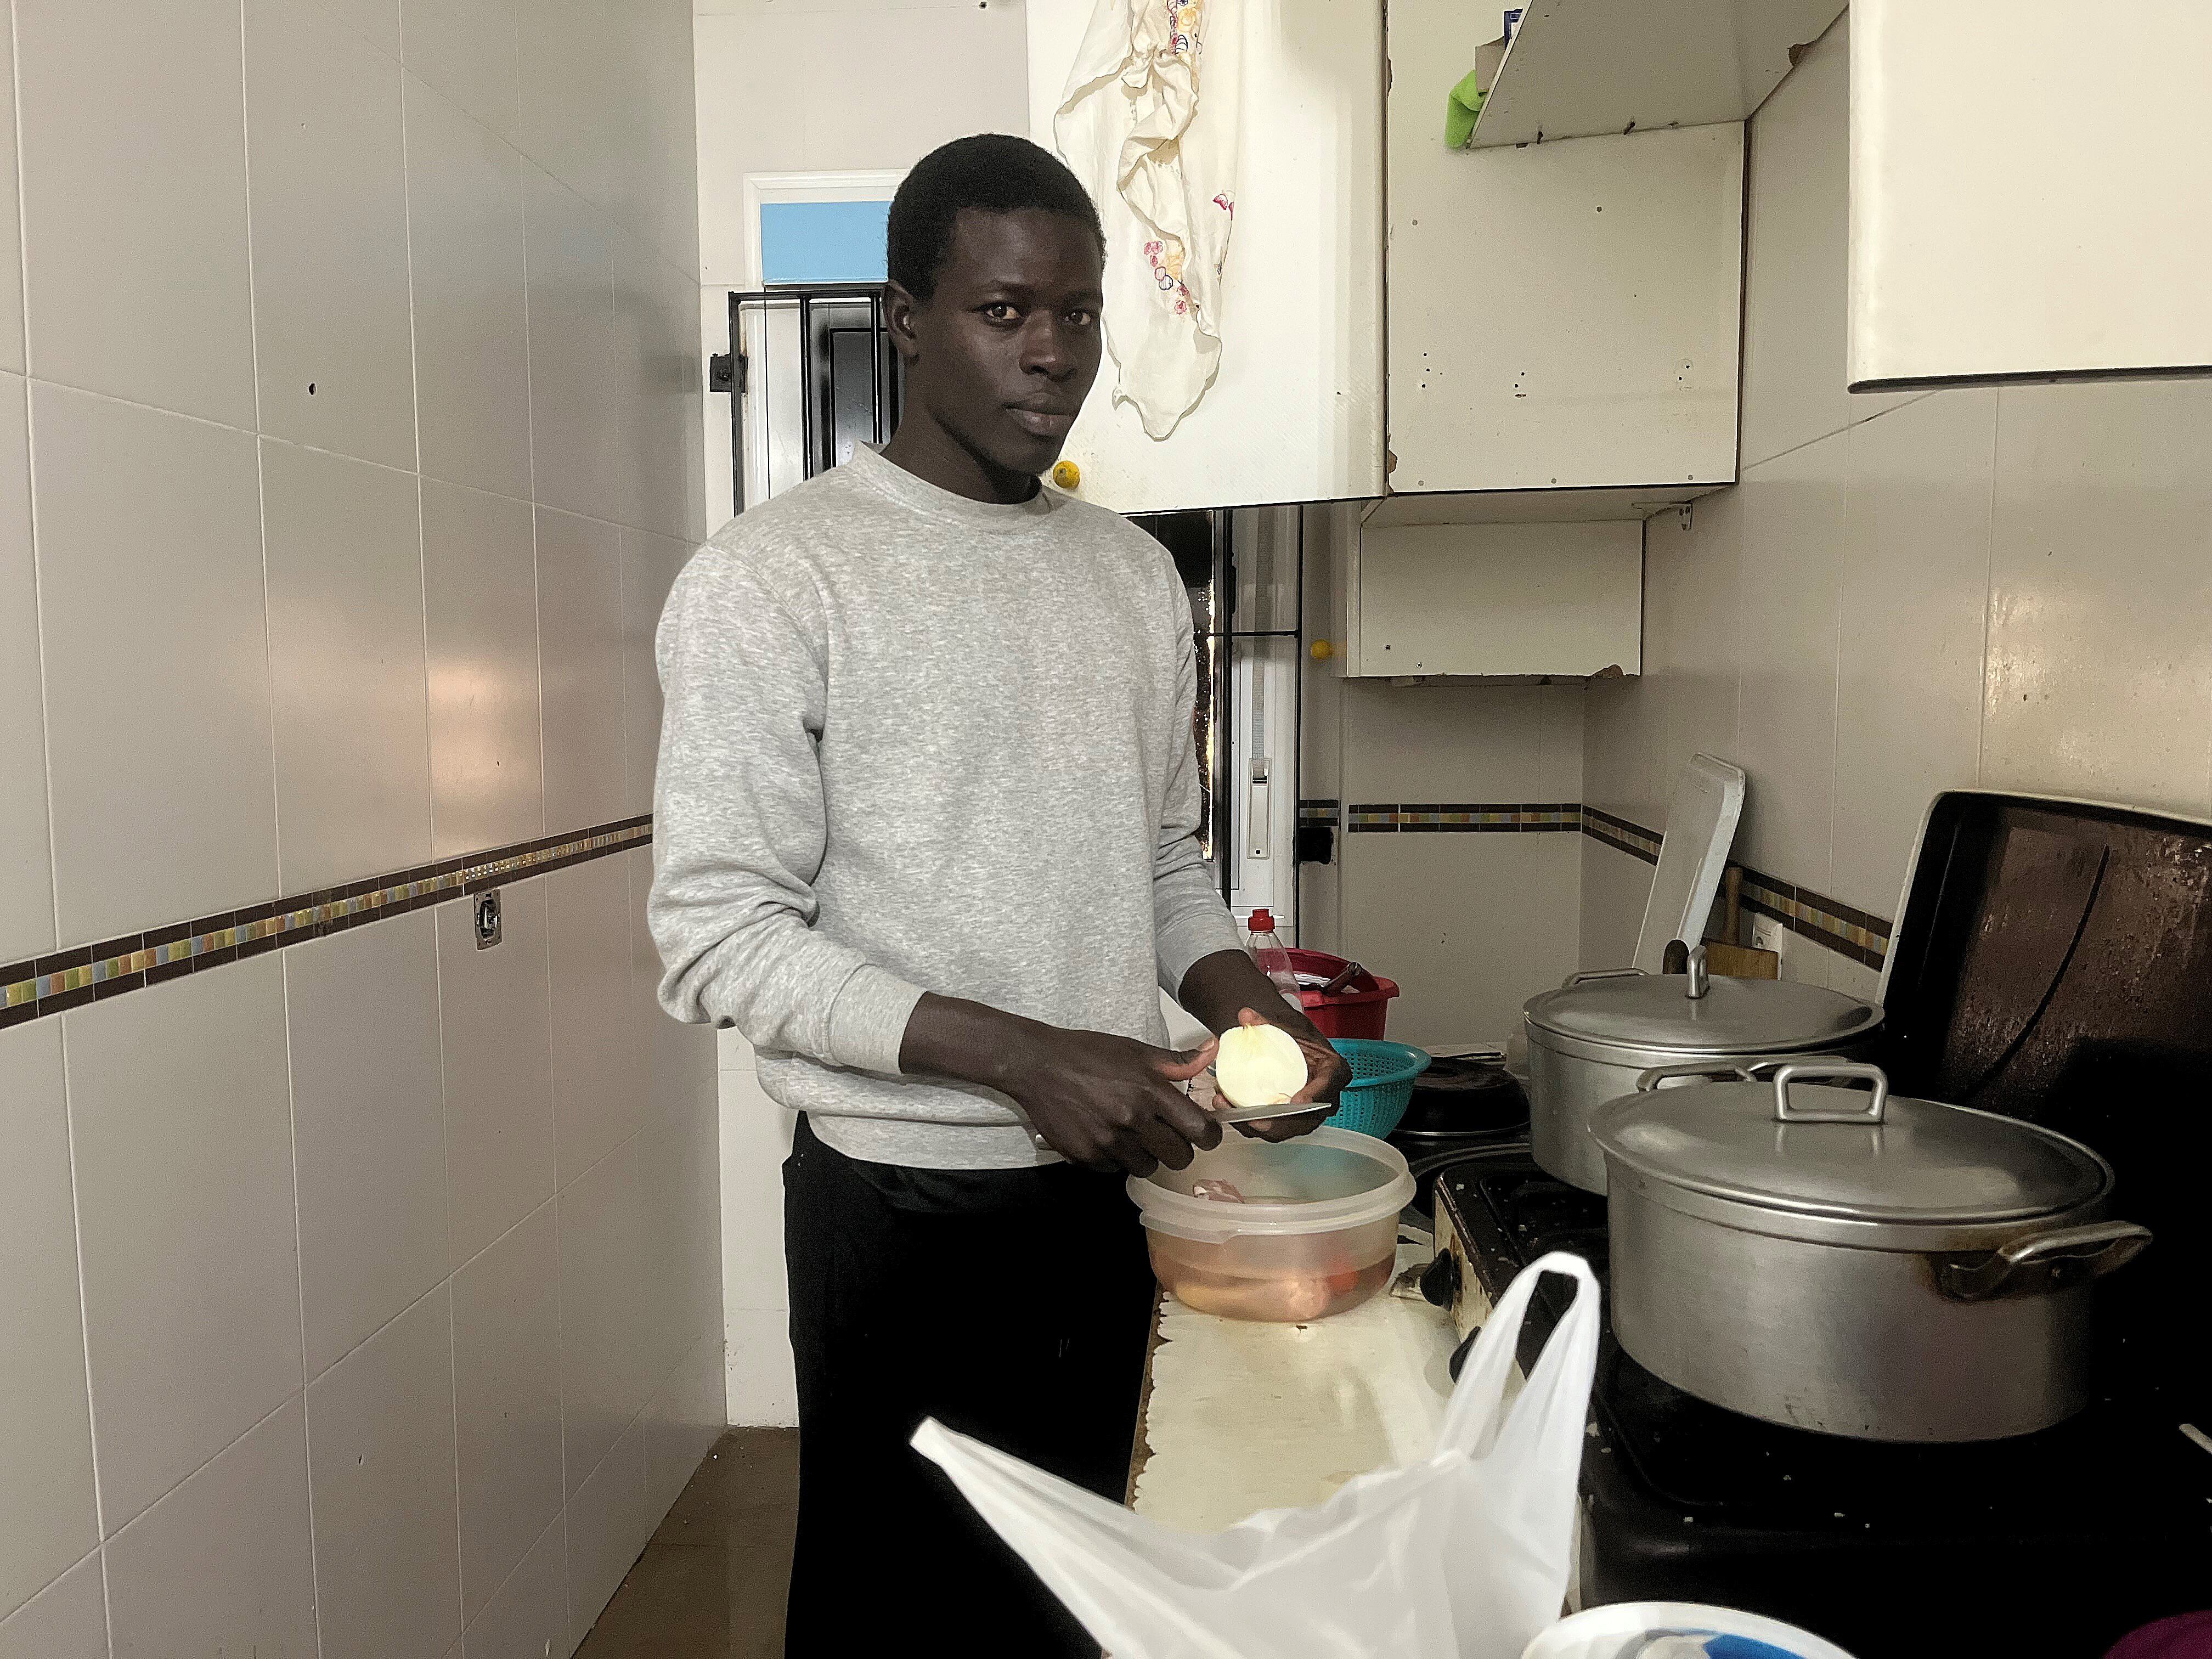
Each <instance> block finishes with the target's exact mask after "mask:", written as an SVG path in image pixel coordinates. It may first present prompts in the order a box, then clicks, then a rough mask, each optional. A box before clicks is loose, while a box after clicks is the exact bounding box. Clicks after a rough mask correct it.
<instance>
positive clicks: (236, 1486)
mask: <svg viewBox="0 0 2212 1659" xmlns="http://www.w3.org/2000/svg"><path fill="white" fill-rule="evenodd" d="M107 1583H108V1596H109V1600H110V1601H111V1602H112V1607H113V1611H114V1621H115V1625H114V1633H115V1651H116V1652H117V1653H118V1654H156V1653H160V1654H172V1653H173V1654H188V1653H190V1654H203V1653H204V1654H234V1653H236V1654H272V1655H275V1654H283V1655H287V1656H289V1655H292V1654H299V1655H301V1656H305V1655H308V1654H312V1653H313V1652H314V1651H315V1561H314V1555H313V1546H312V1541H311V1536H310V1533H309V1528H308V1522H307V1417H306V1413H305V1411H304V1409H303V1408H302V1407H301V1402H300V1401H299V1400H297V1399H296V1398H295V1399H292V1400H288V1401H285V1402H284V1403H283V1405H282V1406H280V1407H277V1408H276V1410H275V1411H273V1412H271V1413H270V1414H269V1415H268V1416H267V1417H264V1419H261V1421H260V1422H258V1423H257V1424H255V1425H253V1427H252V1430H250V1431H248V1432H247V1433H246V1434H245V1435H244V1436H242V1437H240V1438H239V1439H238V1440H235V1441H234V1442H233V1443H231V1444H230V1445H228V1446H227V1447H225V1448H224V1449H223V1450H222V1453H221V1455H218V1456H216V1458H215V1459H214V1460H213V1461H212V1462H209V1463H208V1464H207V1465H206V1466H205V1467H204V1468H201V1469H200V1470H198V1471H197V1473H196V1474H193V1475H192V1477H191V1479H190V1480H186V1481H185V1483H184V1484H183V1485H182V1486H179V1487H178V1488H177V1489H176V1490H175V1491H174V1492H171V1493H169V1495H168V1496H167V1497H166V1498H162V1499H161V1502H160V1503H158V1504H155V1505H154V1507H153V1508H152V1509H150V1510H147V1511H146V1513H145V1514H143V1515H142V1516H139V1517H138V1518H137V1520H136V1521H133V1522H131V1524H130V1525H129V1526H127V1527H125V1528H124V1529H123V1530H122V1531H121V1532H120V1533H118V1534H116V1536H115V1537H114V1538H112V1539H111V1540H110V1541H109V1542H108V1546H107Z"/></svg>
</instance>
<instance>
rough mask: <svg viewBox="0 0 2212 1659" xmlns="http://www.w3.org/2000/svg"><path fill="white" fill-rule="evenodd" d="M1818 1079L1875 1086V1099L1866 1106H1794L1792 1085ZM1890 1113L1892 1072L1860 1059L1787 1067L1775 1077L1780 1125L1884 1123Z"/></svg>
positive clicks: (1775, 1093)
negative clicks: (1854, 1080) (1791, 1095)
mask: <svg viewBox="0 0 2212 1659" xmlns="http://www.w3.org/2000/svg"><path fill="white" fill-rule="evenodd" d="M1814 1078H1850V1079H1859V1080H1863V1081H1864V1082H1868V1083H1871V1084H1873V1085H1874V1096H1873V1098H1872V1099H1871V1100H1869V1103H1867V1104H1866V1105H1865V1106H1863V1107H1836V1106H1793V1105H1791V1104H1790V1085H1791V1084H1793V1083H1801V1082H1809V1081H1811V1080H1812V1079H1814ZM1888 1110H1889V1073H1887V1072H1885V1071H1883V1070H1882V1069H1881V1066H1875V1065H1871V1064H1869V1063H1868V1062H1867V1061H1865V1060H1799V1061H1798V1062H1796V1064H1795V1065H1790V1066H1784V1067H1783V1068H1782V1069H1781V1070H1780V1071H1778V1072H1777V1073H1775V1074H1774V1121H1776V1122H1777V1123H1880V1122H1881V1121H1882V1120H1883V1118H1884V1117H1885V1116H1886V1115H1887V1113H1888Z"/></svg>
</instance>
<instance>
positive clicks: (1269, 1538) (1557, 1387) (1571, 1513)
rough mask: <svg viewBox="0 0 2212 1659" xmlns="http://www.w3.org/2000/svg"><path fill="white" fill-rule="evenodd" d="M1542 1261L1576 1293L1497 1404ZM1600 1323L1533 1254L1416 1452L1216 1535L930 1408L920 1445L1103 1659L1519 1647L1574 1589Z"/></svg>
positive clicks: (1408, 1658) (1592, 1296)
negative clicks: (1022, 1455)
mask: <svg viewBox="0 0 2212 1659" xmlns="http://www.w3.org/2000/svg"><path fill="white" fill-rule="evenodd" d="M1541 1273H1564V1274H1566V1275H1568V1276H1569V1277H1571V1278H1573V1279H1576V1280H1577V1291H1576V1292H1575V1300H1574V1304H1573V1306H1571V1308H1569V1309H1568V1310H1567V1313H1566V1316H1565V1318H1564V1319H1562V1320H1561V1321H1560V1322H1559V1327H1558V1328H1557V1329H1555V1330H1554V1331H1553V1333H1552V1335H1551V1338H1550V1340H1548V1341H1547V1343H1546V1344H1545V1346H1544V1352H1543V1354H1542V1357H1541V1358H1539V1359H1538V1361H1537V1363H1536V1369H1535V1370H1534V1373H1533V1374H1532V1375H1531V1376H1529V1378H1528V1386H1527V1387H1526V1388H1524V1389H1522V1391H1521V1393H1520V1395H1519V1396H1518V1397H1517V1398H1516V1400H1515V1401H1513V1404H1512V1406H1511V1407H1510V1409H1508V1408H1507V1407H1506V1405H1505V1388H1506V1383H1507V1380H1508V1378H1509V1376H1510V1373H1511V1371H1512V1367H1513V1348H1514V1343H1515V1341H1516V1338H1517V1337H1518V1336H1519V1334H1520V1331H1521V1322H1522V1316H1523V1314H1524V1313H1525V1311H1526V1310H1527V1308H1528V1297H1529V1296H1530V1294H1531V1293H1532V1292H1533V1291H1534V1290H1535V1287H1536V1279H1537V1276H1538V1275H1539V1274H1541ZM1597 1334H1598V1295H1597V1281H1596V1279H1595V1278H1594V1277H1593V1276H1592V1274H1591V1273H1590V1269H1589V1263H1588V1262H1586V1261H1583V1259H1582V1258H1581V1257H1580V1256H1577V1255H1566V1254H1565V1253H1560V1252H1555V1253H1554V1254H1553V1255H1547V1256H1546V1257H1544V1258H1543V1259H1542V1260H1541V1261H1538V1262H1535V1263H1534V1265H1532V1266H1530V1267H1528V1268H1527V1269H1525V1270H1524V1271H1523V1272H1522V1273H1521V1275H1520V1277H1518V1278H1517V1279H1515V1280H1514V1281H1513V1283H1512V1285H1510V1287H1508V1289H1507V1290H1506V1292H1505V1294H1504V1296H1503V1297H1500V1298H1499V1299H1498V1307H1497V1310H1496V1311H1495V1312H1494V1313H1493V1314H1492V1317H1491V1320H1490V1322H1489V1323H1488V1324H1487V1325H1486V1326H1485V1327H1484V1328H1483V1331H1482V1334H1481V1335H1480V1337H1478V1338H1477V1339H1476V1340H1475V1345H1474V1352H1472V1353H1470V1354H1469V1355H1468V1361H1467V1365H1466V1368H1465V1369H1464V1370H1462V1372H1461V1373H1460V1379H1459V1383H1458V1385H1457V1386H1456V1387H1455V1389H1453V1392H1452V1398H1451V1403H1450V1405H1449V1407H1447V1408H1446V1410H1445V1413H1444V1422H1443V1431H1442V1432H1441V1433H1440V1434H1439V1435H1438V1437H1437V1449H1436V1450H1435V1451H1434V1452H1433V1453H1431V1455H1430V1456H1429V1458H1428V1459H1427V1461H1426V1462H1420V1463H1414V1464H1410V1465H1408V1466H1407V1467H1406V1468H1395V1469H1377V1470H1375V1471H1373V1472H1372V1473H1370V1474H1363V1475H1360V1476H1358V1478H1356V1479H1355V1480H1351V1481H1349V1482H1347V1483H1346V1485H1345V1486H1343V1488H1342V1489H1341V1490H1340V1491H1339V1492H1337V1494H1336V1496H1334V1498H1330V1499H1329V1500H1328V1502H1327V1503H1325V1504H1317V1505H1316V1506H1314V1507H1313V1508H1311V1509H1304V1510H1262V1511H1261V1513H1260V1514H1257V1515H1255V1516H1250V1517H1249V1518H1248V1519H1246V1520H1244V1521H1243V1522H1239V1523H1238V1524H1237V1525H1236V1526H1233V1527H1231V1528H1229V1529H1228V1530H1227V1531H1226V1532H1222V1533H1216V1534H1213V1535H1212V1536H1211V1537H1206V1536H1199V1535H1194V1534H1188V1533H1179V1532H1172V1531H1170V1530H1169V1529H1167V1528H1164V1527H1162V1526H1160V1525H1158V1523H1157V1522H1152V1521H1150V1520H1147V1519H1146V1517H1145V1516H1140V1515H1135V1514H1133V1513H1131V1512H1130V1511H1129V1510H1125V1509H1123V1508H1121V1506H1120V1505H1119V1504H1113V1503H1109V1501H1107V1500H1106V1499H1105V1498H1100V1497H1098V1496H1097V1494H1096V1493H1093V1492H1086V1491H1085V1490H1084V1489H1083V1488H1081V1487H1079V1486H1075V1485H1073V1483H1071V1482H1069V1481H1066V1480H1060V1479H1059V1478H1058V1477H1057V1476H1054V1475H1050V1474H1045V1473H1044V1472H1043V1471H1042V1470H1040V1469H1036V1468H1031V1467H1030V1465H1028V1464H1026V1463H1024V1462H1021V1460H1019V1459H1018V1458H1014V1457H1009V1456H1007V1455H1006V1454H1005V1453H1004V1452H1000V1451H996V1450H994V1449H992V1448H990V1447H988V1446H986V1445H983V1444H982V1443H980V1442H978V1441H975V1440H971V1439H969V1438H968V1437H965V1436H963V1435H958V1434H955V1433H953V1432H952V1431H951V1430H949V1429H947V1428H945V1426H944V1425H941V1424H939V1423H938V1422H936V1421H934V1420H931V1421H929V1422H926V1423H924V1424H923V1425H921V1428H920V1429H918V1430H917V1431H915V1437H914V1444H915V1449H917V1450H918V1451H920V1452H921V1453H922V1454H923V1455H925V1456H927V1457H929V1458H931V1459H933V1461H935V1462H937V1463H938V1464H939V1466H940V1467H941V1468H944V1470H945V1473H946V1474H950V1475H951V1477H952V1479H953V1480H954V1482H955V1483H956V1484H957V1486H959V1488H960V1490H961V1491H962V1492H963V1493H964V1494H965V1495H966V1496H967V1498H968V1501H969V1503H971V1504H974V1505H975V1508H976V1510H977V1511H978V1512H979V1513H981V1515H982V1516H983V1517H984V1518H985V1519H986V1520H987V1521H988V1522H990V1523H991V1524H992V1526H993V1527H994V1528H997V1529H998V1533H999V1535H1000V1537H1002V1538H1004V1539H1005V1540H1006V1542H1007V1543H1009V1544H1011V1545H1012V1546H1013V1547H1014V1548H1015V1549H1016V1550H1017V1551H1018V1552H1019V1553H1020V1554H1021V1555H1022V1557H1023V1559H1025V1560H1026V1561H1028V1562H1029V1564H1030V1566H1032V1567H1034V1568H1035V1569H1036V1572H1037V1576H1038V1577H1041V1578H1042V1579H1043V1580H1044V1582H1045V1583H1047V1584H1048V1585H1049V1586H1050V1587H1051V1589H1052V1590H1053V1592H1054V1594H1055V1595H1058V1596H1059V1597H1060V1600H1061V1601H1064V1602H1065V1603H1066V1605H1067V1607H1068V1609H1069V1611H1071V1612H1072V1613H1074V1614H1075V1616H1076V1617H1077V1618H1079V1619H1080V1620H1082V1621H1083V1624H1084V1626H1085V1629H1087V1630H1088V1631H1089V1632H1091V1634H1092V1635H1093V1636H1095V1637H1097V1638H1098V1640H1099V1641H1100V1642H1101V1643H1103V1644H1104V1646H1105V1648H1106V1650H1107V1652H1109V1654H1111V1655H1113V1656H1114V1659H1323V1656H1328V1659H1337V1656H1345V1659H1350V1656H1354V1655H1357V1656H1360V1659H1366V1656H1370V1655H1375V1654H1389V1655H1390V1656H1391V1659H1521V1650H1522V1649H1523V1648H1524V1647H1526V1646H1527V1645H1528V1643H1529V1642H1530V1641H1531V1640H1532V1639H1533V1638H1534V1637H1535V1635H1536V1633H1537V1632H1539V1631H1541V1630H1542V1629H1544V1627H1545V1626H1547V1625H1550V1624H1551V1623H1553V1621H1554V1620H1557V1619H1558V1618H1559V1612H1560V1604H1561V1602H1562V1601H1563V1600H1564V1598H1565V1595H1566V1589H1567V1578H1568V1574H1569V1571H1570V1568H1571V1564H1572V1560H1573V1555H1574V1547H1575V1486H1576V1475H1577V1471H1578V1470H1579V1469H1580V1468H1581V1466H1582V1455H1583V1420H1584V1417H1585V1415H1586V1413H1587V1412H1588V1410H1589V1391H1590V1378H1591V1375H1592V1373H1593V1372H1594V1371H1595V1369H1596V1365H1597Z"/></svg>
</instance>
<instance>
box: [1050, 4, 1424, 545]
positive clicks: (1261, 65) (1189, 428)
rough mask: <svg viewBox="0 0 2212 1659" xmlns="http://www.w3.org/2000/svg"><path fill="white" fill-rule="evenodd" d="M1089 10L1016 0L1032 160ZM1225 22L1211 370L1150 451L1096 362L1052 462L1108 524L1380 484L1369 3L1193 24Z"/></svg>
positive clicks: (1363, 490)
mask: <svg viewBox="0 0 2212 1659" xmlns="http://www.w3.org/2000/svg"><path fill="white" fill-rule="evenodd" d="M1092 9H1093V0H1029V5H1028V15H1029V65H1030V71H1029V72H1030V137H1032V138H1033V139H1035V140H1036V142H1037V143H1041V144H1042V145H1044V146H1045V147H1046V148H1047V149H1054V148H1056V147H1055V146H1054V140H1053V116H1054V112H1056V111H1057V109H1058V108H1059V106H1060V95H1061V93H1062V91H1063V89H1064V88H1065V87H1066V81H1067V76H1068V70H1069V68H1070V66H1071V65H1072V64H1073V62H1074V59H1075V55H1076V48H1077V46H1079V43H1080V42H1081V40H1082V37H1083V31H1084V27H1085V25H1086V24H1087V23H1088V22H1089V21H1090V18H1091V11H1092ZM1230 21H1233V22H1235V23H1237V25H1239V26H1240V27H1242V29H1243V50H1244V58H1243V86H1244V97H1243V118H1242V132H1241V143H1242V152H1243V153H1242V157H1241V160H1240V161H1239V165H1238V175H1237V229H1236V234H1235V236H1234V238H1233V240H1231V245H1230V251H1229V262H1228V266H1227V269H1226V271H1225V278H1224V293H1223V302H1222V351H1221V363H1220V368H1219V372H1218V376H1217V378H1216V380H1215V381H1214V384H1213V386H1212V388H1211V389H1209V390H1208V391H1207V392H1206V396H1205V398H1204V399H1203V400H1202V401H1201V402H1200V404H1199V405H1198V407H1197V408H1196V409H1194V410H1192V411H1191V412H1190V413H1189V414H1188V415H1187V416H1184V417H1183V419H1182V423H1181V424H1180V425H1178V426H1177V427H1176V429H1175V431H1174V432H1173V433H1172V434H1171V435H1170V436H1168V437H1167V438H1165V439H1163V440H1158V441H1155V440H1153V439H1152V438H1149V437H1147V436H1146V434H1145V431H1144V428H1143V427H1142V425H1141V424H1139V421H1138V418H1137V415H1136V411H1135V410H1133V409H1132V408H1130V407H1128V406H1127V405H1126V404H1125V405H1122V406H1120V407H1116V406H1115V402H1114V398H1113V386H1114V379H1115V368H1114V364H1113V362H1112V360H1111V359H1110V358H1109V360H1108V362H1106V364H1105V366H1104V367H1103V368H1102V369H1101V371H1100V373H1099V377H1098V385H1097V388H1096V389H1095V390H1094V391H1093V392H1092V393H1091V400H1090V402H1089V403H1087V404H1085V406H1084V410H1083V414H1082V416H1081V417H1080V419H1079V420H1078V421H1077V422H1076V426H1075V430H1074V431H1073V434H1071V435H1070V436H1069V439H1068V442H1067V447H1066V452H1065V458H1066V460H1067V461H1069V462H1071V463H1073V465H1074V466H1075V467H1076V469H1077V470H1078V472H1079V483H1076V484H1075V486H1074V493H1076V494H1077V495H1081V496H1082V497H1083V498H1084V499H1085V500H1087V501H1097V502H1099V503H1101V504H1103V505H1104V506H1107V507H1114V508H1116V509H1117V510H1119V511H1121V512H1125V513H1126V512H1152V511H1162V510H1167V509H1170V508H1180V507H1237V506H1246V505H1251V504H1256V503H1264V502H1272V501H1330V500H1345V499H1358V498H1362V497H1369V496H1376V495H1381V494H1383V489H1384V488H1385V486H1384V483H1383V280H1382V267H1383V207H1382V204H1383V17H1382V8H1381V7H1380V6H1379V5H1378V4H1376V3H1375V0H1240V3H1239V4H1238V5H1237V6H1235V7H1233V8H1223V9H1220V10H1218V12H1217V13H1216V14H1215V15H1213V16H1212V17H1211V18H1210V19H1209V20H1208V22H1207V27H1209V28H1218V27H1222V26H1223V24H1224V23H1225V22H1230ZM1200 107H1201V110H1203V108H1204V103H1203V94H1201V103H1200ZM1130 257H1133V255H1132V254H1131V253H1130V252H1128V251H1127V250H1120V249H1115V250H1109V258H1130Z"/></svg>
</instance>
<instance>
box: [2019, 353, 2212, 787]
mask: <svg viewBox="0 0 2212 1659" xmlns="http://www.w3.org/2000/svg"><path fill="white" fill-rule="evenodd" d="M2208 610H2212V386H2207V385H2206V384H2204V383H2203V382H2201V381H2173V382H2170V383H2166V384H2156V385H2139V386H2129V385H2106V386H2037V387H2021V388H2019V389H2018V390H2016V391H2015V390H2013V389H2007V390H2005V391H2002V392H1999V393H1998V394H1997V454H1996V520H1995V526H1994V532H1993V535H1992V545H1991V562H1990V643H1989V665H1988V672H1987V675H1986V677H1985V679H1984V697H1985V702H1984V721H1983V728H1982V777H1983V781H1984V782H1985V783H1989V784H1992V785H1996V786H1998V787H2005V788H2017V789H2033V790H2054V791H2057V793H2068V794H2077V795H2087V796H2092V797H2094V798H2097V799H2105V800H2121V801H2130V802H2137V803H2141V804H2143V805H2152V806H2165V807H2172V808H2176V809H2178V810H2179V811H2185V812H2196V813H2202V812H2203V811H2206V810H2207V807H2208V805H2212V775H2208V766H2212V634H2209V633H2208V632H2207V630H2206V629H2205V627H2204V625H2203V623H2204V617H2205V616H2206V614H2207V611H2208Z"/></svg>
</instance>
